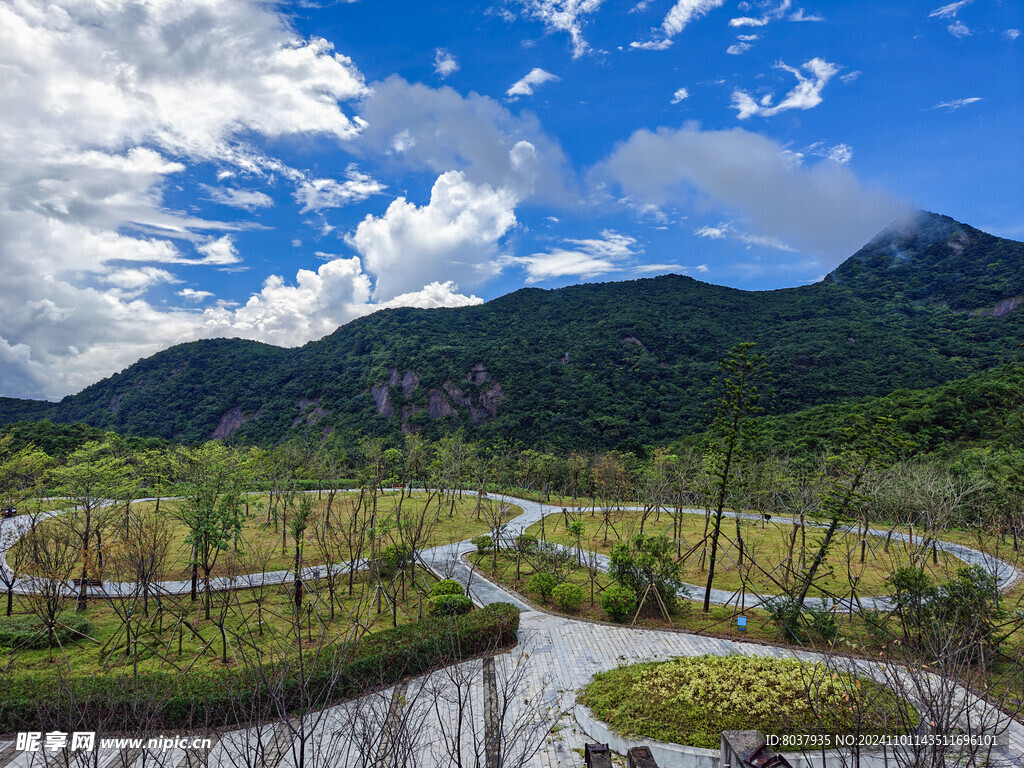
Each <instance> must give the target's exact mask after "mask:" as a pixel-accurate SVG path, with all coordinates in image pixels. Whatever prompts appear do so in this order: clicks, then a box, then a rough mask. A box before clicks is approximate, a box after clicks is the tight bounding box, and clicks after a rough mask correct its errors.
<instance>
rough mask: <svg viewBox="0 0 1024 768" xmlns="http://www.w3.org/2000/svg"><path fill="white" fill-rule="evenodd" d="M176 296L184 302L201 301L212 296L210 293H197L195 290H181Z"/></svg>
mask: <svg viewBox="0 0 1024 768" xmlns="http://www.w3.org/2000/svg"><path fill="white" fill-rule="evenodd" d="M178 295H179V296H181V297H182V298H183V299H185V301H203V300H204V299H209V298H210V297H212V296H213V294H212V293H211V292H210V291H197V290H196V289H195V288H182V289H181V290H180V291H178Z"/></svg>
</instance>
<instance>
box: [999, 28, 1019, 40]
mask: <svg viewBox="0 0 1024 768" xmlns="http://www.w3.org/2000/svg"><path fill="white" fill-rule="evenodd" d="M1003 34H1004V35H1005V36H1006V37H1008V38H1009V39H1010V40H1016V39H1017V38H1018V37H1020V30H1019V29H1008V30H1006V31H1005V32H1003Z"/></svg>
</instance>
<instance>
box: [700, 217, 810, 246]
mask: <svg viewBox="0 0 1024 768" xmlns="http://www.w3.org/2000/svg"><path fill="white" fill-rule="evenodd" d="M693 234H695V235H697V237H703V238H708V239H711V240H723V239H725V238H730V239H733V240H739V241H740V242H741V243H746V244H747V245H757V246H761V247H762V248H769V249H771V250H773V251H788V252H795V251H796V249H795V248H793V247H792V246H789V245H786V243H784V242H782V241H781V240H780V239H779V238H777V237H774V236H772V235H753V234H751V233H749V232H744V231H743V230H741V229H737V228H736V226H735V225H734V224H732V222H722V223H721V224H719V225H718V226H717V227H711V226H703V227H700V228H698V229H695V230H694V231H693Z"/></svg>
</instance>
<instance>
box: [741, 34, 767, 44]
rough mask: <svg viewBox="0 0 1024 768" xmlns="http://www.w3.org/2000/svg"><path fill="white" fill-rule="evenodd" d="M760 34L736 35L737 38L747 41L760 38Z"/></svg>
mask: <svg viewBox="0 0 1024 768" xmlns="http://www.w3.org/2000/svg"><path fill="white" fill-rule="evenodd" d="M760 37H761V36H760V35H736V39H737V40H741V41H742V42H744V43H749V42H752V41H754V40H758V39H760Z"/></svg>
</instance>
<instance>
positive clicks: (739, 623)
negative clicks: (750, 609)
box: [736, 616, 747, 632]
mask: <svg viewBox="0 0 1024 768" xmlns="http://www.w3.org/2000/svg"><path fill="white" fill-rule="evenodd" d="M736 628H737V629H738V630H739V631H740V632H746V631H747V617H746V616H740V617H739V618H738V619H736Z"/></svg>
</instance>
